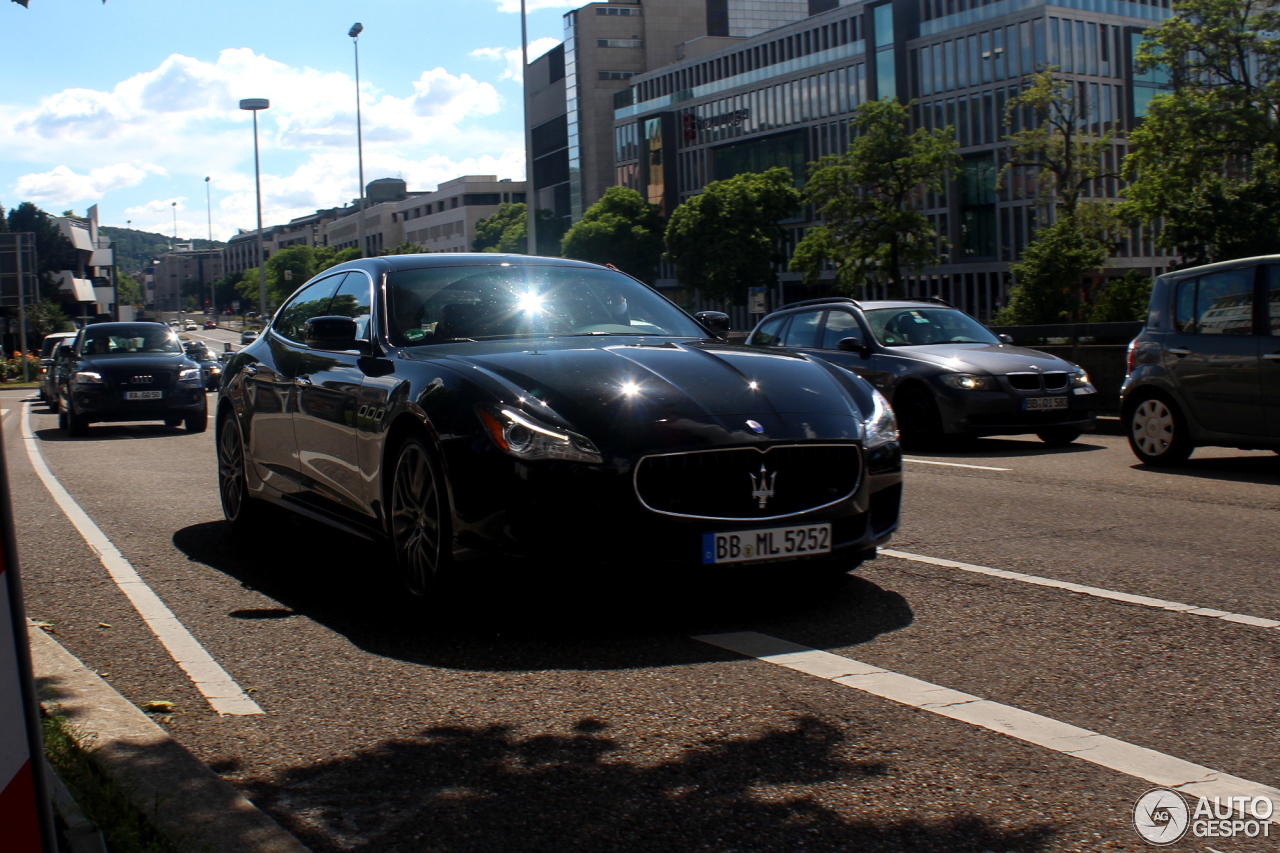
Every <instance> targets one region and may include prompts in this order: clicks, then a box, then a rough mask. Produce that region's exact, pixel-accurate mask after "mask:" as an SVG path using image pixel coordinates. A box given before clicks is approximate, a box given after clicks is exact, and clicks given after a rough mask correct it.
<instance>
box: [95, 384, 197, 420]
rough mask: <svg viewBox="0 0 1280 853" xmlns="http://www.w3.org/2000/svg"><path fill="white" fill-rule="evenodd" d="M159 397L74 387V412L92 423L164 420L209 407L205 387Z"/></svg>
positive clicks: (178, 391)
mask: <svg viewBox="0 0 1280 853" xmlns="http://www.w3.org/2000/svg"><path fill="white" fill-rule="evenodd" d="M164 395H165V396H164V397H163V398H162V399H160V400H125V399H123V397H122V396H121V393H120V392H119V391H108V390H102V391H92V390H84V389H83V388H73V389H72V390H71V404H72V407H73V408H74V410H75V413H76V414H77V415H79V416H81V417H83V418H85V419H86V420H87V421H88V422H90V423H106V422H115V421H162V420H164V419H166V418H175V417H187V416H189V415H195V414H199V413H201V412H204V411H206V410H207V407H206V400H205V391H204V388H203V387H198V386H197V387H195V388H180V389H178V390H176V391H165V392H164Z"/></svg>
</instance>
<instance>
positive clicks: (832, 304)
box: [770, 296, 960, 314]
mask: <svg viewBox="0 0 1280 853" xmlns="http://www.w3.org/2000/svg"><path fill="white" fill-rule="evenodd" d="M806 308H807V309H815V310H821V309H824V308H861V309H862V310H864V311H872V310H875V309H878V308H947V309H950V310H952V311H959V310H960V309H959V308H957V307H956V306H954V305H951V304H950V303H948V302H945V301H943V300H941V299H938V298H936V297H923V298H920V299H875V300H866V301H861V300H857V299H850V298H849V297H847V296H827V297H823V298H820V299H805V300H803V301H801V302H793V303H791V304H790V305H782V306H780V307H778V308H775V309H774V310H773V311H771V312H770V314H782V313H785V312H790V311H799V310H803V309H806Z"/></svg>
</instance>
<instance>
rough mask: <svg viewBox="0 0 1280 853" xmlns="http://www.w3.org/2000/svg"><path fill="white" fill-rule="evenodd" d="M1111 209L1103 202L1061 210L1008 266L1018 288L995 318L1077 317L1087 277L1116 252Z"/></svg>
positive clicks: (1012, 321)
mask: <svg viewBox="0 0 1280 853" xmlns="http://www.w3.org/2000/svg"><path fill="white" fill-rule="evenodd" d="M1109 222H1110V212H1109V211H1108V210H1107V209H1106V208H1105V206H1103V205H1101V204H1098V203H1096V202H1095V203H1090V204H1083V205H1080V206H1079V207H1077V208H1076V211H1075V212H1074V213H1072V214H1067V213H1065V212H1064V213H1061V214H1060V215H1059V216H1058V218H1057V219H1056V220H1054V222H1053V224H1052V225H1048V226H1045V227H1043V228H1041V229H1040V230H1039V231H1037V232H1036V239H1035V240H1034V241H1033V242H1032V243H1031V244H1030V245H1029V246H1027V248H1026V249H1025V250H1024V251H1023V253H1022V257H1021V258H1020V259H1019V260H1018V262H1017V263H1015V264H1011V265H1010V267H1009V269H1010V271H1011V272H1012V273H1013V276H1014V282H1015V284H1014V286H1013V288H1012V289H1011V290H1010V291H1009V304H1008V305H1006V306H1005V307H1004V308H1002V309H1001V310H1000V312H999V313H998V314H997V315H996V317H995V322H996V323H997V324H998V325H1002V326H1023V325H1034V324H1037V323H1060V322H1064V321H1068V320H1074V319H1077V318H1078V316H1079V313H1080V310H1081V304H1082V301H1083V296H1084V293H1083V287H1082V276H1084V274H1085V273H1087V272H1089V271H1091V270H1098V269H1101V268H1102V266H1103V265H1104V264H1106V262H1107V258H1108V256H1109V255H1110V254H1111V251H1110V250H1111V244H1110V243H1109V242H1107V240H1106V233H1107V226H1108V223H1109Z"/></svg>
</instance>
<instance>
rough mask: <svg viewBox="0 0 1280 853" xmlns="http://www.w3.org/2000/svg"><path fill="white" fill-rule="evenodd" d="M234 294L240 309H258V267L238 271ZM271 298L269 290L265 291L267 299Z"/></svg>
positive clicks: (259, 307)
mask: <svg viewBox="0 0 1280 853" xmlns="http://www.w3.org/2000/svg"><path fill="white" fill-rule="evenodd" d="M235 289H236V294H237V295H238V296H239V299H240V310H241V311H245V310H249V309H255V310H260V309H261V306H260V305H258V268H257V267H249V269H247V270H245V271H244V272H242V273H240V277H239V280H237V281H236V283H235ZM270 298H271V291H270V290H268V291H267V299H270Z"/></svg>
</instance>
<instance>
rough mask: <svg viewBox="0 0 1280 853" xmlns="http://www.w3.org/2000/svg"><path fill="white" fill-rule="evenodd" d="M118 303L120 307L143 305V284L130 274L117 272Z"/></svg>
mask: <svg viewBox="0 0 1280 853" xmlns="http://www.w3.org/2000/svg"><path fill="white" fill-rule="evenodd" d="M116 301H117V303H118V304H120V305H141V304H142V282H140V281H139V280H138V279H136V278H134V277H133V275H132V274H130V273H124V272H120V271H119V270H117V271H116Z"/></svg>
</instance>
